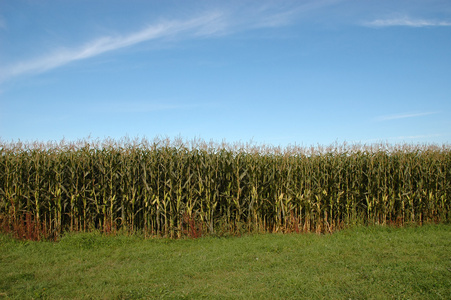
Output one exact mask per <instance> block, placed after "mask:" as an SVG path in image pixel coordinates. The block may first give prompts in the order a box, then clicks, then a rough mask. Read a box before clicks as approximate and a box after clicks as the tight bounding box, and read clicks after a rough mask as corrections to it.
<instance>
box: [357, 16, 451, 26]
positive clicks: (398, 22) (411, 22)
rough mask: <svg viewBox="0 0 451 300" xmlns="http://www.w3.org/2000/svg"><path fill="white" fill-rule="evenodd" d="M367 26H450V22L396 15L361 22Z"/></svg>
mask: <svg viewBox="0 0 451 300" xmlns="http://www.w3.org/2000/svg"><path fill="white" fill-rule="evenodd" d="M363 24H364V25H365V26H369V27H391V26H407V27H430V26H451V22H446V21H436V20H426V19H412V18H410V17H398V18H389V19H377V20H374V21H370V22H365V23H363Z"/></svg>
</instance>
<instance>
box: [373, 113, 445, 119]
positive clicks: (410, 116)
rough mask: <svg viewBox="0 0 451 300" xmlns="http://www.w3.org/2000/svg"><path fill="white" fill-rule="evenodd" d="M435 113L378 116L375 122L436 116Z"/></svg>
mask: <svg viewBox="0 0 451 300" xmlns="http://www.w3.org/2000/svg"><path fill="white" fill-rule="evenodd" d="M437 113H438V112H424V113H400V114H394V115H385V116H379V117H377V118H376V120H377V121H391V120H399V119H407V118H416V117H423V116H428V115H434V114H437Z"/></svg>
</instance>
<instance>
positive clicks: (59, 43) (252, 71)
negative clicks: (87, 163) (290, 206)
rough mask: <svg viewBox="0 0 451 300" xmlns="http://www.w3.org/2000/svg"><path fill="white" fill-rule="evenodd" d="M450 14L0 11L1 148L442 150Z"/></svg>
mask: <svg viewBox="0 0 451 300" xmlns="http://www.w3.org/2000/svg"><path fill="white" fill-rule="evenodd" d="M450 116H451V2H450V1H449V0H440V1H439V0H422V1H419V0H408V1H407V0H399V1H393V0H377V1H376V0H374V1H372V0H367V1H361V0H358V1H357V0H349V1H346V0H343V1H338V0H336V1H334V0H324V1H323V0H314V1H313V0H298V1H283V0H279V1H271V0H259V1H242V0H241V1H214V0H213V1H206V0H205V1H201V0H197V1H171V0H169V1H168V0H165V1H163V0H159V1H144V0H142V1H141V0H123V1H118V0H108V1H107V0H103V1H101V0H97V1H92V0H89V1H88V0H73V1H69V0H61V1H46V0H40V1H32V0H1V2H0V138H1V139H2V140H3V141H18V140H21V141H35V140H39V141H60V140H62V139H63V138H64V139H65V140H68V141H71V140H78V139H83V138H87V137H88V136H90V137H91V138H99V139H101V140H102V139H105V138H108V137H110V138H114V139H120V138H122V137H124V136H128V137H130V138H136V137H138V138H143V137H146V138H148V139H153V138H154V137H156V136H160V137H170V138H174V137H178V136H180V137H182V138H183V139H186V140H191V139H194V138H200V139H204V140H206V141H209V140H214V141H217V142H221V141H223V140H225V141H227V142H229V143H235V142H239V141H241V142H250V141H252V142H254V143H257V144H263V143H264V144H269V145H274V146H278V145H280V146H286V145H290V144H291V145H294V144H296V145H301V146H310V145H317V144H320V145H326V146H327V145H330V144H333V143H336V142H338V143H343V142H347V143H363V144H371V143H379V142H388V143H392V144H395V143H414V144H416V143H437V144H443V143H446V144H448V143H449V142H450V141H451V117H450Z"/></svg>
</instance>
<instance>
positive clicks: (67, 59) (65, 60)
mask: <svg viewBox="0 0 451 300" xmlns="http://www.w3.org/2000/svg"><path fill="white" fill-rule="evenodd" d="M220 20H221V14H218V13H209V14H206V15H204V16H201V17H198V18H194V19H190V20H187V21H172V22H161V23H159V24H156V25H150V26H147V27H145V28H144V29H142V30H140V31H137V32H133V33H131V34H128V35H123V36H107V37H102V38H99V39H96V40H94V41H91V42H89V43H87V44H85V45H84V46H82V47H79V48H77V49H60V50H57V51H55V52H53V53H51V54H49V55H47V56H43V57H40V58H38V59H35V60H30V61H25V62H20V63H17V64H15V65H12V66H10V67H6V68H3V71H2V72H1V73H0V81H2V80H5V79H8V78H11V77H16V76H19V75H23V74H36V73H42V72H45V71H48V70H51V69H54V68H57V67H60V66H63V65H66V64H69V63H71V62H74V61H78V60H83V59H87V58H90V57H94V56H97V55H100V54H103V53H106V52H110V51H114V50H118V49H121V48H125V47H129V46H133V45H136V44H139V43H142V42H146V41H150V40H155V39H159V38H169V37H173V36H177V35H180V34H183V33H185V34H190V33H191V34H192V35H195V36H206V35H214V34H217V33H219V31H221V29H222V28H223V27H222V26H221V25H220V24H221V22H220Z"/></svg>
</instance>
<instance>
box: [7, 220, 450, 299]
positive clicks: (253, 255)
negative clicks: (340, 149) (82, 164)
mask: <svg viewBox="0 0 451 300" xmlns="http://www.w3.org/2000/svg"><path fill="white" fill-rule="evenodd" d="M450 295H451V225H443V224H442V225H425V226H421V227H416V226H410V227H409V226H407V227H403V228H394V227H376V226H373V227H354V228H349V229H346V230H342V231H339V232H336V233H334V234H328V235H317V234H285V235H281V234H262V235H249V236H242V237H223V238H219V237H204V238H199V239H184V240H170V239H162V238H158V239H157V238H154V239H143V238H141V237H140V236H137V235H135V236H125V235H121V236H114V237H113V236H102V235H101V234H99V233H79V234H68V235H66V236H64V237H63V238H62V239H61V240H60V241H59V242H30V241H17V240H14V239H12V238H10V237H8V236H6V235H0V298H5V299H9V298H11V299H31V298H46V299H63V298H64V299H90V298H92V299H148V298H157V299H160V298H163V299H199V298H205V299H215V298H216V299H224V298H229V299H323V298H324V299H390V298H394V299H403V298H405V299H450Z"/></svg>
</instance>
